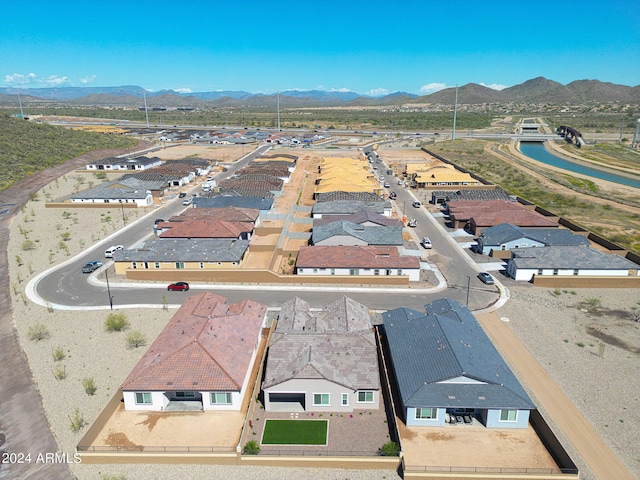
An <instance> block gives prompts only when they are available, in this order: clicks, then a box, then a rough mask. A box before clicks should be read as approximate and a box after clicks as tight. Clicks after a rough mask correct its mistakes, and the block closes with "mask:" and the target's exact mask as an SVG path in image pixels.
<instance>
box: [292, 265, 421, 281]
mask: <svg viewBox="0 0 640 480" xmlns="http://www.w3.org/2000/svg"><path fill="white" fill-rule="evenodd" d="M351 270H352V269H350V268H312V267H304V268H300V267H298V268H296V274H297V275H335V276H360V275H363V276H381V277H385V276H387V270H388V271H389V274H388V276H392V277H396V276H398V270H399V269H397V268H391V269H386V268H379V269H374V268H355V269H354V270H357V271H358V275H351ZM374 270H379V275H374V273H375V272H374ZM400 270H402V276H407V277H409V281H412V282H417V281H419V280H420V269H419V268H403V269H400Z"/></svg>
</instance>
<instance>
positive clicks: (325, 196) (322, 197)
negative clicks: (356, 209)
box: [316, 191, 382, 202]
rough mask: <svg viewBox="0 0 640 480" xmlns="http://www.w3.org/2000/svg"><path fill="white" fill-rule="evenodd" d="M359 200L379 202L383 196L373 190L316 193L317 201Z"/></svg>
mask: <svg viewBox="0 0 640 480" xmlns="http://www.w3.org/2000/svg"><path fill="white" fill-rule="evenodd" d="M345 200H349V201H358V202H379V201H382V198H381V197H380V196H379V195H378V194H377V193H373V192H343V191H335V192H324V193H318V194H316V202H335V201H345Z"/></svg>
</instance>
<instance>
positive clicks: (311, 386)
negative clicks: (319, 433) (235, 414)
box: [262, 297, 381, 412]
mask: <svg viewBox="0 0 640 480" xmlns="http://www.w3.org/2000/svg"><path fill="white" fill-rule="evenodd" d="M262 391H263V395H264V407H265V410H266V411H311V412H353V411H354V410H371V409H374V410H377V409H378V408H379V405H380V403H381V398H380V377H379V370H378V354H377V347H376V339H375V336H374V333H373V326H372V324H371V318H370V316H369V310H368V308H367V307H366V306H365V305H362V304H360V303H358V302H356V301H355V300H352V299H350V298H348V297H342V298H340V299H338V300H336V301H334V302H331V303H329V304H327V305H325V306H324V307H322V310H321V311H316V310H312V309H311V306H310V305H309V304H308V303H307V302H305V301H304V300H302V299H300V298H297V297H296V298H293V299H292V300H289V301H288V302H286V303H284V304H283V305H282V309H281V310H280V315H279V317H278V322H277V326H276V329H275V332H274V333H273V336H272V341H271V345H270V346H269V350H268V355H267V364H266V368H265V374H264V381H263V383H262Z"/></svg>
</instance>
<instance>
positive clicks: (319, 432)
mask: <svg viewBox="0 0 640 480" xmlns="http://www.w3.org/2000/svg"><path fill="white" fill-rule="evenodd" d="M328 423H329V422H328V421H327V420H267V421H266V424H265V427H264V434H263V435H262V444H263V445H326V444H327V428H328V426H329V425H328Z"/></svg>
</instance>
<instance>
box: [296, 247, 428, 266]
mask: <svg viewBox="0 0 640 480" xmlns="http://www.w3.org/2000/svg"><path fill="white" fill-rule="evenodd" d="M296 267H300V268H305V267H307V268H420V261H419V260H418V258H417V257H401V256H399V255H398V249H397V248H396V247H369V246H363V247H359V246H336V247H323V246H312V247H300V252H299V253H298V259H297V261H296Z"/></svg>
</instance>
